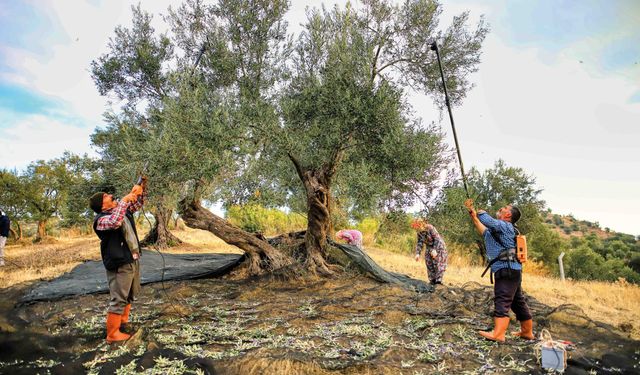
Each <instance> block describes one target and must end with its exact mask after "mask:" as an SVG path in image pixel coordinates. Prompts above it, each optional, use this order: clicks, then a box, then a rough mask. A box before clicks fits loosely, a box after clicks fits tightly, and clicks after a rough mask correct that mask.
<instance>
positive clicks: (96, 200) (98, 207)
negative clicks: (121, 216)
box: [89, 191, 106, 214]
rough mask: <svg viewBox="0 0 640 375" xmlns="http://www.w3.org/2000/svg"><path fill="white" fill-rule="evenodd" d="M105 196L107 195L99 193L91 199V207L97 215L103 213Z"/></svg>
mask: <svg viewBox="0 0 640 375" xmlns="http://www.w3.org/2000/svg"><path fill="white" fill-rule="evenodd" d="M105 194H106V193H104V192H102V191H101V192H99V193H95V194H93V195H92V196H91V198H89V207H91V209H92V210H93V212H95V213H97V214H99V213H100V212H102V198H103V197H104V195H105Z"/></svg>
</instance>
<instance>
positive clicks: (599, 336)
mask: <svg viewBox="0 0 640 375" xmlns="http://www.w3.org/2000/svg"><path fill="white" fill-rule="evenodd" d="M85 245H86V244H85ZM90 245H95V244H94V243H91V244H90ZM78 246H81V245H78ZM59 251H61V252H62V253H63V254H64V251H65V250H64V249H60V250H59ZM179 251H196V249H195V248H190V249H187V248H185V249H179ZM209 251H211V250H209ZM228 251H231V250H228ZM371 255H372V256H373V257H374V259H376V258H378V257H380V260H378V259H376V260H378V261H379V263H380V264H381V265H383V266H384V267H385V268H387V269H390V268H393V267H394V264H395V267H397V269H395V270H394V271H400V270H402V267H403V266H401V265H398V263H394V264H388V265H385V264H384V263H385V262H384V261H383V259H381V258H383V257H382V255H381V254H377V253H375V252H373V253H372V254H371ZM395 255H397V254H394V256H395ZM36 258H37V257H35V256H34V262H35V261H36V260H35V259H36ZM384 258H386V261H390V259H392V258H393V257H392V256H391V255H390V254H388V253H387V255H386V256H385V257H384ZM406 258H408V257H406ZM38 261H44V260H38ZM416 267H418V265H417V264H416ZM398 268H399V269H398ZM417 269H419V268H417ZM422 272H423V271H422ZM451 272H452V275H451V276H453V274H455V272H459V271H456V270H454V269H452V270H451ZM474 272H475V270H474ZM408 273H409V272H408ZM240 274H241V272H234V273H232V274H231V275H228V276H225V277H222V278H216V279H200V280H191V281H181V282H165V283H164V285H163V284H162V283H157V284H152V285H146V286H143V288H142V295H141V296H140V299H139V301H137V302H136V303H135V304H134V305H133V308H132V313H131V317H132V320H133V322H134V325H135V328H138V329H139V331H138V332H139V333H138V334H137V337H136V338H134V339H132V340H131V341H130V342H129V343H128V344H127V345H112V346H109V345H107V344H106V343H105V342H104V336H105V312H106V311H105V309H106V304H107V299H108V297H107V296H106V295H104V294H99V295H88V296H80V297H75V298H72V299H67V300H62V301H56V302H46V303H36V304H32V305H28V306H18V307H16V306H15V305H14V303H15V301H16V300H17V298H18V297H19V296H20V295H21V294H22V293H24V291H25V290H27V288H29V287H30V286H31V285H33V281H23V282H21V283H19V284H17V285H13V286H9V287H6V288H4V289H0V373H3V374H48V373H50V374H81V373H90V374H112V373H118V374H138V373H146V374H214V373H215V374H243V375H244V374H493V373H507V374H509V373H541V369H540V366H539V365H538V364H537V359H536V343H535V342H525V341H522V340H518V339H514V338H508V339H507V342H506V344H497V343H493V342H489V341H485V340H483V339H480V337H479V336H478V335H477V334H476V331H477V330H478V329H485V328H487V327H490V326H491V317H490V312H491V307H492V302H491V298H492V290H491V287H490V286H489V285H488V283H485V284H479V283H476V282H469V283H447V285H444V286H441V287H438V289H437V290H436V292H435V293H432V294H416V293H414V292H411V291H408V290H405V289H402V288H400V287H397V286H393V285H388V284H381V283H378V282H376V281H374V280H371V279H369V278H367V277H365V276H363V275H360V274H358V273H357V272H355V271H353V270H347V271H345V272H344V273H342V274H340V275H337V276H335V277H333V278H329V279H303V280H295V281H283V280H278V279H276V278H273V277H261V278H249V279H246V278H241V277H240V276H239V275H240ZM468 277H469V278H471V277H470V276H469V275H468ZM525 290H527V287H526V286H525ZM606 297H607V296H603V298H606ZM530 304H531V307H532V310H533V314H534V329H535V330H536V331H538V330H540V329H541V328H546V329H548V330H549V331H550V332H551V333H552V334H553V336H554V338H557V339H563V340H569V341H572V342H573V343H574V345H573V346H572V350H571V351H569V368H568V371H567V373H570V374H593V373H597V374H607V373H611V374H619V373H628V374H637V373H640V342H639V341H637V340H636V339H634V338H630V335H629V332H624V330H621V329H620V327H617V326H612V325H608V324H605V323H603V322H600V321H597V320H593V319H592V318H590V317H589V316H588V314H585V313H584V312H583V311H582V309H581V308H580V307H578V306H575V305H563V304H558V305H553V306H549V305H546V304H544V303H542V302H541V300H540V299H536V298H533V297H531V298H530ZM512 323H513V324H512V326H511V328H513V329H516V328H517V326H516V325H515V322H513V321H512Z"/></svg>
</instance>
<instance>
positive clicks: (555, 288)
mask: <svg viewBox="0 0 640 375" xmlns="http://www.w3.org/2000/svg"><path fill="white" fill-rule="evenodd" d="M367 253H368V254H369V255H370V256H371V258H373V259H374V260H375V261H376V262H377V263H378V264H379V265H380V266H382V267H383V268H384V269H386V270H389V271H393V272H400V273H404V274H407V275H410V276H412V277H415V278H419V279H422V280H426V279H427V276H426V267H425V265H424V261H423V260H420V262H416V261H415V260H414V259H413V258H412V257H411V256H409V255H406V254H397V253H391V252H388V251H385V250H384V249H378V248H369V249H367ZM482 271H484V268H482V267H476V266H470V265H469V264H468V262H467V261H466V259H464V258H461V257H460V256H456V255H453V256H451V258H450V259H449V264H448V268H447V271H446V273H445V280H444V281H445V284H454V285H461V284H464V283H466V282H469V281H475V282H478V283H481V284H486V285H489V277H488V276H485V277H484V278H481V277H480V275H481V274H482ZM523 289H524V290H525V292H526V293H527V294H529V295H531V296H533V297H534V298H536V299H537V300H538V301H540V302H542V303H544V304H545V305H548V306H559V305H563V304H574V305H577V306H579V307H580V308H582V309H583V310H584V312H585V314H586V315H587V316H588V317H590V318H591V319H594V320H598V321H602V322H606V323H608V324H611V325H613V326H616V327H620V326H622V325H628V324H631V325H632V327H633V328H632V332H631V334H632V337H633V338H636V339H638V338H640V324H638V323H637V322H638V321H639V319H640V311H638V308H637V307H638V305H639V304H640V286H638V285H633V284H629V283H626V282H616V283H609V282H600V281H572V280H567V281H565V282H562V281H561V280H560V279H558V278H554V277H548V276H540V275H536V274H532V273H530V272H529V271H528V270H527V266H525V271H524V280H523ZM625 330H628V328H627V329H625Z"/></svg>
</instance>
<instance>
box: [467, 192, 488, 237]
mask: <svg viewBox="0 0 640 375" xmlns="http://www.w3.org/2000/svg"><path fill="white" fill-rule="evenodd" d="M464 205H465V207H467V210H468V211H469V215H471V221H473V226H474V227H475V228H476V231H478V233H480V235H481V236H482V235H484V231H486V230H487V227H486V226H485V225H484V224H483V223H482V222H481V221H480V219H478V213H477V212H476V209H475V208H474V207H473V200H471V199H467V200H466V201H464ZM482 212H484V211H482ZM486 216H489V215H486Z"/></svg>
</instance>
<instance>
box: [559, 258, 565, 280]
mask: <svg viewBox="0 0 640 375" xmlns="http://www.w3.org/2000/svg"><path fill="white" fill-rule="evenodd" d="M563 257H564V251H563V252H562V253H560V256H558V265H559V266H560V280H562V281H564V265H563V264H562V258H563Z"/></svg>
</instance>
